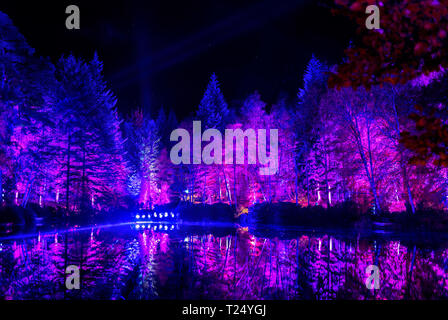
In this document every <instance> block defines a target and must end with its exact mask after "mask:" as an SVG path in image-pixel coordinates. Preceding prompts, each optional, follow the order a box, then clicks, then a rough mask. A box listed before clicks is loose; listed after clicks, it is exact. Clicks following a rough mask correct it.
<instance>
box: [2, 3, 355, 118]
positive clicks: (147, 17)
mask: <svg viewBox="0 0 448 320" xmlns="http://www.w3.org/2000/svg"><path fill="white" fill-rule="evenodd" d="M5 2H6V3H5ZM70 4H75V5H78V6H79V8H80V12H81V29H80V30H67V29H66V28H65V19H66V17H67V15H66V14H65V8H66V6H68V5H70ZM0 11H3V12H5V13H6V14H8V15H9V17H10V18H11V19H12V20H13V22H14V24H15V25H16V26H17V27H18V28H19V30H20V32H21V33H22V34H23V35H24V36H25V37H26V39H27V41H28V43H29V44H30V45H31V46H32V47H33V48H35V49H36V53H37V54H38V55H41V56H49V57H50V58H51V60H52V61H54V62H56V61H57V60H58V58H59V57H60V56H61V55H62V54H68V53H70V52H71V53H73V54H75V55H77V56H79V57H82V58H84V59H91V58H92V56H93V53H94V52H95V51H97V52H98V54H99V56H100V58H101V59H102V60H103V61H104V68H105V75H106V79H107V81H108V82H109V84H110V86H111V89H112V91H113V92H114V93H115V95H116V96H117V98H118V108H119V109H120V111H121V112H122V113H123V114H128V113H129V112H130V111H131V110H133V109H135V108H136V107H137V106H141V107H142V108H143V109H145V110H146V111H148V112H151V114H152V115H153V116H156V115H157V112H158V109H159V108H160V107H161V106H163V107H164V108H165V109H174V110H175V111H176V114H177V116H178V117H180V118H182V117H185V116H187V115H189V114H190V113H191V112H193V111H194V110H196V108H197V106H198V104H199V102H200V100H201V97H202V95H203V92H204V90H205V88H206V85H207V82H208V80H209V77H210V74H211V73H212V72H215V73H216V74H217V76H218V79H219V80H220V82H221V87H222V90H223V93H224V96H225V98H226V100H227V102H228V103H229V104H230V105H231V106H236V105H238V104H239V103H240V101H241V100H243V99H244V98H245V97H246V96H247V95H248V94H250V93H252V92H254V91H255V90H258V92H259V93H260V94H261V97H262V99H263V100H264V101H266V102H267V103H269V104H272V103H275V102H276V101H277V100H278V98H279V97H283V96H285V95H286V96H288V97H294V96H295V94H296V92H297V89H298V88H299V87H300V86H301V81H302V79H301V78H302V73H303V70H304V67H305V65H306V63H307V62H308V60H309V59H310V57H311V55H312V53H314V54H316V56H317V57H319V58H321V59H324V60H326V61H327V62H329V63H332V64H333V63H338V62H340V61H341V60H342V57H343V50H344V48H346V47H347V45H348V44H349V41H350V39H351V38H352V37H353V35H354V31H355V30H354V29H355V28H354V26H353V25H350V24H349V23H348V22H347V21H346V20H345V19H344V18H341V17H333V16H332V14H331V13H330V8H329V6H327V5H326V4H325V2H324V1H305V0H296V1H292V0H265V1H242V0H191V1H169V0H165V1H148V0H147V1H143V0H142V1H137V0H125V1H121V0H119V1H103V0H90V1H79V0H76V1H75V0H72V1H54V3H53V2H50V1H33V2H30V1H23V0H14V1H2V2H1V3H0Z"/></svg>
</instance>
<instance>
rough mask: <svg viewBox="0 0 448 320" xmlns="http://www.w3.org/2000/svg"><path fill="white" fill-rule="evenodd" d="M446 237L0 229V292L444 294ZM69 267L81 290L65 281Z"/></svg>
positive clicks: (71, 295)
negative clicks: (374, 283) (76, 270)
mask: <svg viewBox="0 0 448 320" xmlns="http://www.w3.org/2000/svg"><path fill="white" fill-rule="evenodd" d="M268 230H269V231H268ZM439 238H440V237H439V236H437V235H436V236H435V235H423V236H421V237H420V238H417V237H415V236H414V235H410V236H397V237H384V236H372V235H370V236H363V235H360V234H357V233H355V232H352V233H348V232H339V233H335V232H330V233H326V232H323V231H320V232H315V231H306V232H305V231H300V230H294V229H288V230H286V229H281V228H274V227H269V228H265V230H263V229H251V228H242V227H237V226H225V225H219V226H218V225H207V226H198V225H196V226H194V225H185V224H182V225H169V224H167V225H165V224H160V225H159V224H154V225H147V226H143V225H138V227H137V226H136V225H135V224H124V225H118V226H102V227H95V228H82V229H81V228H79V229H71V230H68V231H59V232H47V233H43V232H42V233H36V234H32V235H16V236H9V237H0V299H322V300H333V299H444V298H447V297H448V249H447V248H448V242H446V241H442V240H441V239H439ZM69 265H76V266H79V267H80V274H81V280H80V286H81V288H80V289H79V290H67V289H66V284H65V280H66V274H65V270H66V267H67V266H69ZM369 265H376V266H378V273H379V288H378V289H375V290H374V289H368V288H367V287H366V284H365V282H366V279H367V277H368V276H369V275H368V274H367V273H366V268H367V267H368V266H369Z"/></svg>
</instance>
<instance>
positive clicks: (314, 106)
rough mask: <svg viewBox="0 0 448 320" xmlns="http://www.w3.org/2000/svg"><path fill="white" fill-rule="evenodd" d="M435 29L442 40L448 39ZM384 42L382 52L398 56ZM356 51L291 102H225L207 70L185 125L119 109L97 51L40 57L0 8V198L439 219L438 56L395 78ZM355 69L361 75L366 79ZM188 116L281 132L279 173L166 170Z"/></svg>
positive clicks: (311, 77)
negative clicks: (345, 207)
mask: <svg viewBox="0 0 448 320" xmlns="http://www.w3.org/2000/svg"><path fill="white" fill-rule="evenodd" d="M340 2H344V1H340ZM346 2H347V1H346ZM351 10H352V11H353V10H354V9H353V8H351ZM396 10H397V12H399V10H400V8H397V9H396ZM416 10H418V8H417V9H416ZM390 14H391V15H393V14H394V11H392V12H391V13H390ZM429 14H431V12H429ZM441 14H442V13H441ZM387 18H388V17H387V16H386V17H385V19H387ZM419 19H420V20H422V19H421V17H419ZM420 20H419V21H420ZM422 21H423V20H422ZM434 21H436V23H435V24H437V17H435V18H434ZM386 22H387V20H386ZM410 23H412V19H410ZM431 30H432V29H428V30H427V31H428V34H427V35H426V36H427V37H428V38H431V37H432V34H430V31H431ZM372 32H373V31H372ZM434 32H436V31H434ZM437 32H438V31H437ZM437 32H436V35H437V36H438V37H439V38H442V39H445V37H446V33H445V34H443V33H440V32H439V33H438V34H437ZM390 34H393V33H390ZM390 34H386V35H384V36H385V37H388V36H390ZM367 37H371V35H368V36H367ZM409 37H410V35H409ZM402 38H403V43H404V44H403V46H402V47H401V50H402V51H403V52H405V53H406V51H405V48H406V44H407V43H406V39H407V38H406V36H404V37H402ZM431 39H432V38H431ZM388 40H390V39H385V42H384V43H386V44H390V41H389V42H387V41H388ZM434 41H436V40H434ZM371 43H373V42H371ZM428 43H430V42H428ZM395 45H397V44H395ZM397 46H398V45H397ZM383 47H384V50H386V51H387V50H389V51H388V55H387V57H390V56H394V54H398V53H397V52H398V49H393V48H391V47H390V46H389V47H388V46H387V45H385V46H383ZM421 47H422V45H420V44H417V45H416V46H415V47H414V46H412V48H413V52H412V53H411V56H412V57H416V56H420V57H421V59H420V58H419V59H418V60H419V61H423V65H425V64H424V63H425V61H426V60H425V59H426V56H425V54H426V52H427V53H428V55H429V54H430V53H431V52H430V50H429V49H428V46H426V47H425V48H421ZM433 47H437V43H436V42H434V43H433ZM414 49H415V50H414ZM356 50H360V49H359V48H356V47H351V48H349V49H347V60H345V61H343V62H341V63H340V64H339V65H329V64H328V63H327V62H325V61H323V60H322V59H320V58H319V57H317V56H314V55H313V56H311V57H310V59H309V63H308V65H307V66H306V68H305V70H302V71H300V70H298V71H297V78H303V81H302V85H301V87H300V88H297V94H296V95H295V96H282V97H281V98H279V99H278V101H277V102H276V103H275V104H272V105H268V104H267V103H265V102H264V101H263V99H262V96H261V95H260V93H258V92H254V93H253V94H251V95H249V96H247V97H239V98H240V99H241V100H240V102H233V103H229V102H228V101H237V100H230V98H229V97H226V95H225V92H224V91H223V90H221V87H220V82H219V80H218V79H219V74H215V73H211V75H210V79H209V82H208V85H207V87H206V88H204V93H203V98H202V100H201V101H198V106H197V108H196V111H195V112H192V113H191V115H190V116H189V117H187V118H185V119H177V117H176V115H175V113H174V111H172V110H170V109H164V108H160V110H158V112H155V114H157V116H151V115H150V114H148V113H145V112H144V111H142V110H141V109H139V108H138V106H132V107H133V108H134V110H135V111H134V112H133V113H132V114H121V113H120V112H119V111H118V109H117V103H118V101H117V98H116V96H115V95H114V93H113V91H112V89H111V88H110V87H109V85H108V83H107V81H106V80H105V77H104V74H103V63H102V61H101V57H99V56H98V55H97V54H94V55H93V56H92V57H90V58H87V59H86V58H85V57H76V56H74V55H71V54H67V55H64V56H62V57H61V58H60V59H59V60H58V61H57V62H52V61H50V60H49V59H48V58H45V57H41V56H39V55H37V54H36V53H35V52H34V49H33V48H31V47H30V46H29V45H28V44H27V41H26V39H25V38H24V37H23V36H22V35H21V34H20V32H19V31H18V29H17V28H16V27H15V26H14V24H13V22H12V21H11V20H10V19H9V17H8V16H7V15H5V14H3V13H0V76H1V78H0V190H1V191H2V193H1V204H2V206H5V207H10V206H20V207H24V208H25V207H27V206H30V205H34V206H40V207H52V208H59V209H61V210H65V212H67V213H69V214H71V215H82V214H84V213H86V212H89V213H91V212H94V213H99V212H103V213H104V212H106V213H107V212H108V211H109V210H112V209H115V208H125V209H133V208H137V207H140V208H146V209H152V208H154V206H156V205H163V204H168V203H176V202H179V201H183V202H190V203H195V204H215V203H225V204H229V205H231V206H232V207H234V208H235V210H236V212H237V214H239V215H241V214H247V213H248V212H250V208H252V207H253V206H255V205H257V204H260V203H282V202H288V203H292V204H296V205H299V206H301V207H314V206H320V207H323V208H330V207H333V206H336V205H338V204H341V203H346V202H351V203H356V204H357V205H358V206H359V208H361V209H362V211H363V212H366V213H367V212H370V213H373V214H375V213H377V212H387V213H389V212H390V213H394V212H407V213H415V212H417V211H419V210H425V209H433V210H439V211H446V210H447V208H448V152H447V148H448V144H447V141H448V137H447V136H448V128H447V121H448V112H447V102H448V101H447V89H448V74H447V73H446V72H445V70H446V60H443V61H440V63H436V62H437V61H436V59H433V60H432V61H433V62H434V63H433V64H428V63H426V65H427V66H429V67H428V68H426V69H425V70H424V71H422V72H419V73H415V72H414V73H412V72H411V71H409V70H414V69H415V66H414V65H411V66H410V67H409V66H408V67H409V68H405V67H403V66H400V65H399V64H396V65H393V67H391V68H393V69H394V70H392V71H391V73H392V74H393V73H394V72H395V71H396V69H395V68H398V69H400V70H402V74H401V75H400V77H399V79H397V78H394V77H393V76H390V75H389V76H384V77H382V74H381V73H379V72H377V71H378V70H376V69H375V68H379V69H381V70H384V68H382V67H381V66H378V64H374V63H373V62H372V61H376V60H378V59H381V58H383V56H382V55H381V54H377V56H376V57H373V58H372V59H370V58H371V57H370V56H369V55H368V53H369V52H371V51H369V50H365V51H363V52H364V53H365V52H367V53H365V54H366V56H365V59H364V60H361V59H359V55H357V54H358V53H359V51H356ZM394 50H397V51H394ZM434 50H438V49H437V48H436V49H434ZM355 56H356V57H357V60H356V61H357V62H356V63H355V62H353V59H354V57H355ZM433 57H434V56H433ZM399 58H400V57H397V61H403V60H402V59H399ZM375 59H376V60H375ZM409 60H410V58H409V56H408V58H407V60H406V61H409ZM411 60H412V59H411ZM416 60H417V59H416ZM365 61H367V62H366V63H367V66H366V64H365V63H364V62H365ZM369 61H370V63H371V65H368V63H369ZM363 63H364V64H363ZM409 64H413V62H412V61H410V62H409ZM388 65H389V66H391V64H388ZM426 65H425V66H426ZM401 67H402V68H401ZM350 68H355V70H367V69H368V72H367V73H369V75H368V76H366V78H363V75H361V74H357V73H355V72H354V71H353V69H350ZM300 72H302V74H300ZM400 72H401V71H400ZM347 74H348V76H347ZM372 74H374V75H375V77H372ZM344 76H345V78H344ZM372 79H374V80H372ZM349 80H350V81H349ZM359 81H361V82H362V81H364V82H362V83H359ZM172 94H175V93H172ZM195 120H200V121H201V123H202V126H203V128H204V129H206V128H215V129H218V130H220V131H221V132H224V129H225V128H231V129H236V128H240V129H242V130H246V129H251V128H262V129H266V130H269V129H278V171H277V173H276V174H275V175H260V170H259V169H260V165H258V164H220V165H217V164H203V163H202V164H194V165H184V164H180V165H175V164H173V163H172V162H171V160H170V156H169V155H170V149H171V148H172V145H173V142H171V141H170V134H171V132H172V131H173V130H175V129H177V128H184V129H186V130H188V131H189V132H192V123H193V121H195ZM238 152H244V151H241V150H235V153H238ZM246 156H247V154H246Z"/></svg>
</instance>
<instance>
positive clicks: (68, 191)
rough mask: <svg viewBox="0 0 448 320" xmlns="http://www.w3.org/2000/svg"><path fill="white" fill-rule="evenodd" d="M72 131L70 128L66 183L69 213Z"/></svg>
mask: <svg viewBox="0 0 448 320" xmlns="http://www.w3.org/2000/svg"><path fill="white" fill-rule="evenodd" d="M71 138H72V137H71V132H70V129H69V132H68V140H67V141H68V142H67V177H66V185H65V191H66V194H65V207H66V209H67V213H66V214H67V215H68V213H69V212H70V201H69V198H70V147H71Z"/></svg>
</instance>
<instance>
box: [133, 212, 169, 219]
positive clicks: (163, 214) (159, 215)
mask: <svg viewBox="0 0 448 320" xmlns="http://www.w3.org/2000/svg"><path fill="white" fill-rule="evenodd" d="M157 217H158V218H160V219H162V218H169V217H171V218H172V219H174V217H175V214H174V212H161V213H157V212H154V218H157ZM135 218H136V219H137V220H138V219H140V218H141V219H146V215H145V214H143V215H139V214H137V215H136V216H135ZM148 219H151V214H148Z"/></svg>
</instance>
